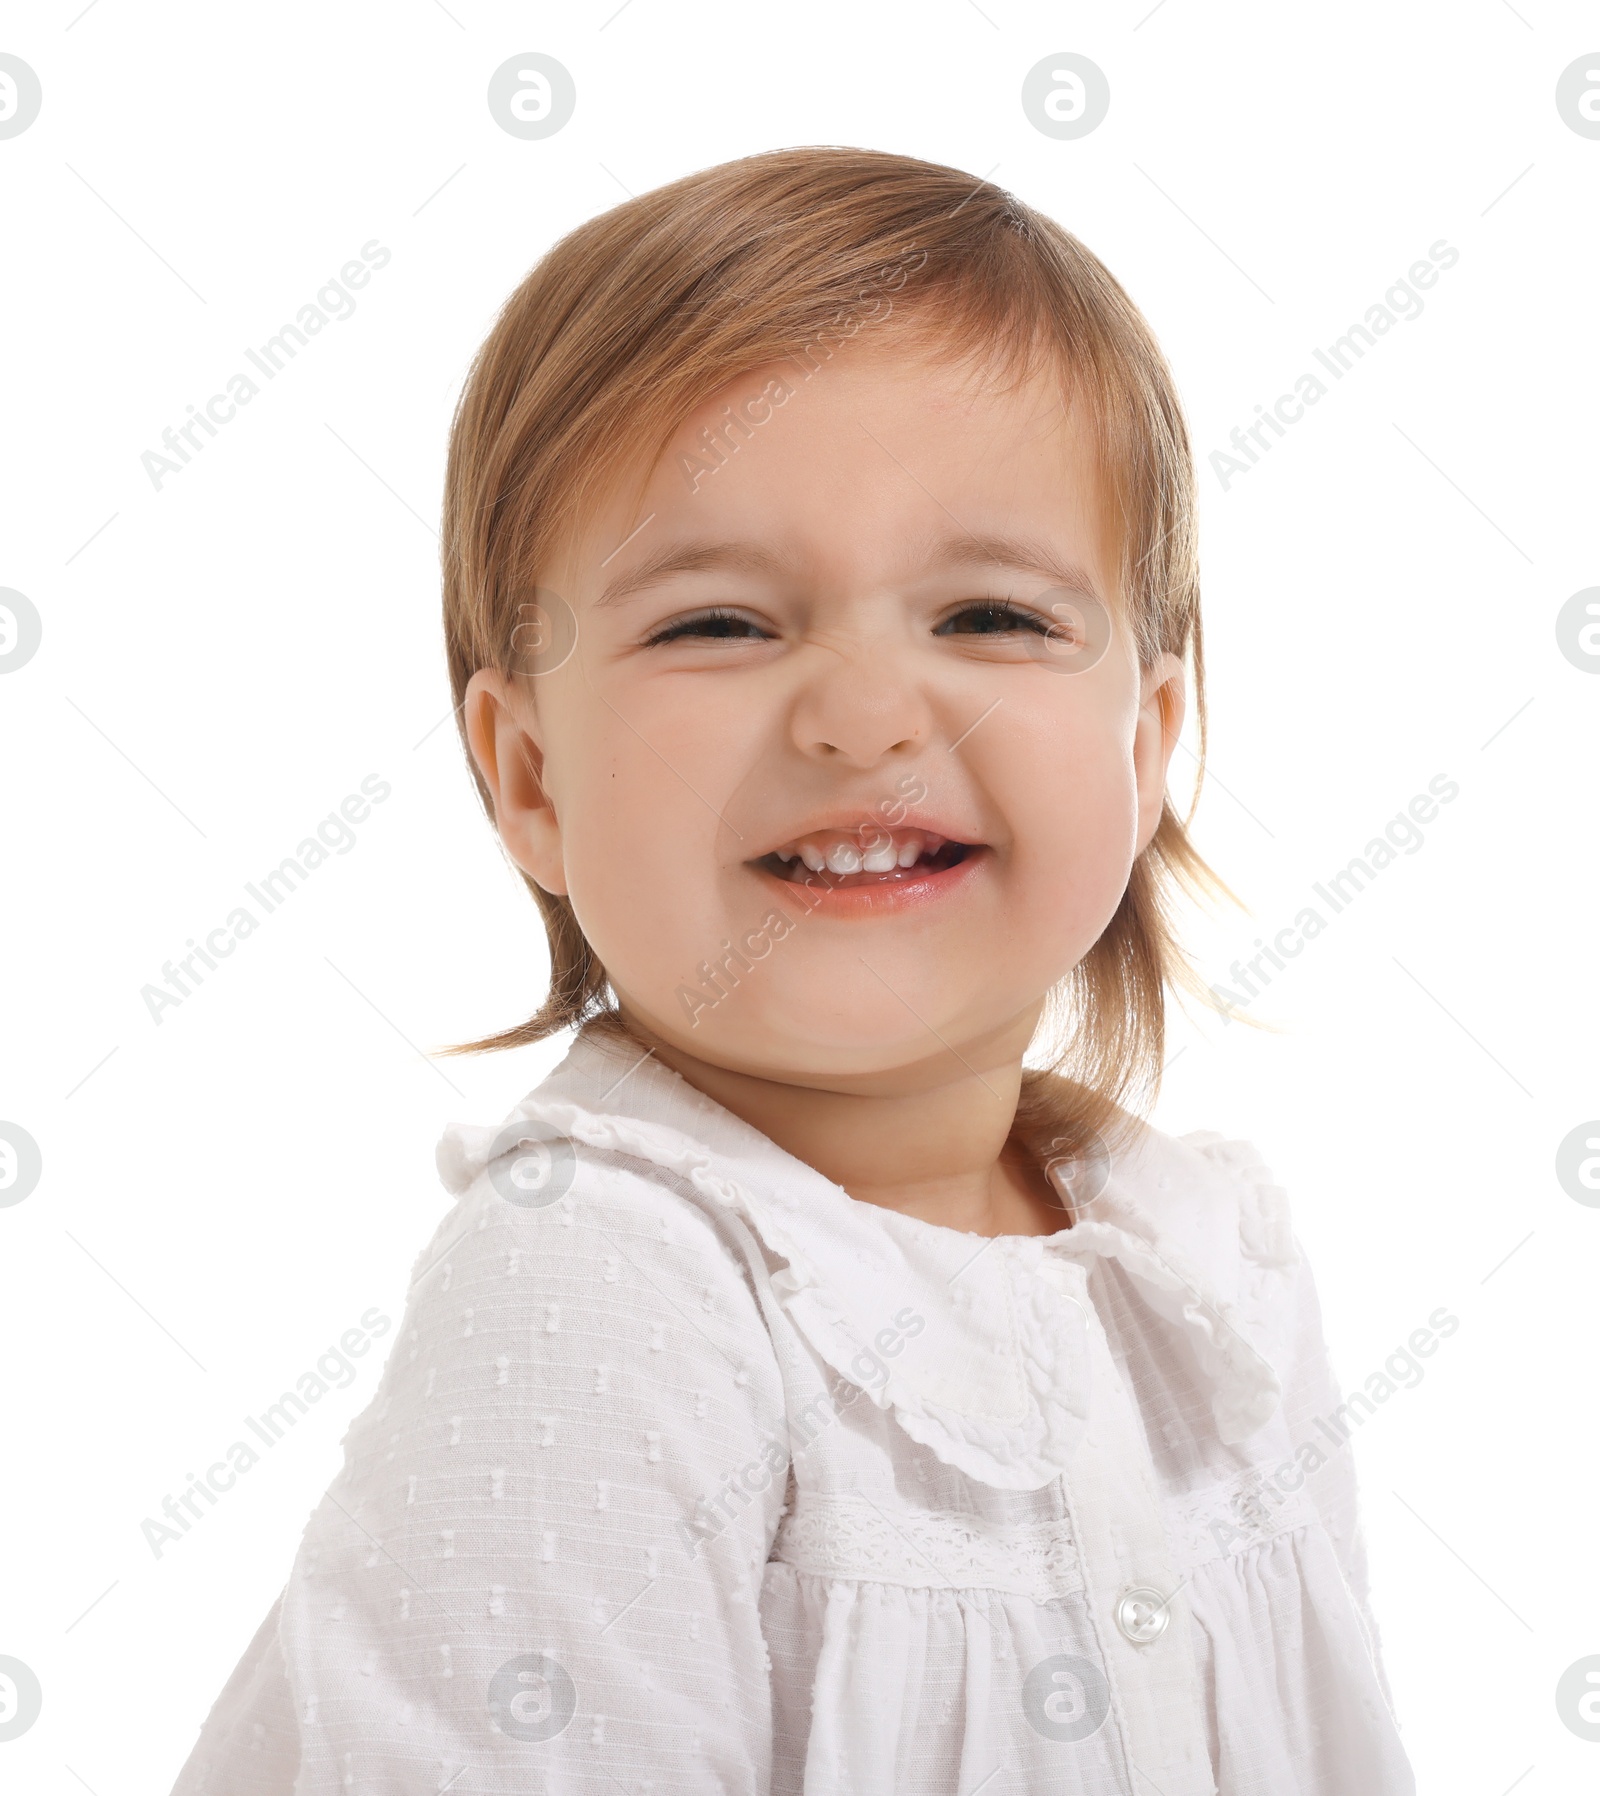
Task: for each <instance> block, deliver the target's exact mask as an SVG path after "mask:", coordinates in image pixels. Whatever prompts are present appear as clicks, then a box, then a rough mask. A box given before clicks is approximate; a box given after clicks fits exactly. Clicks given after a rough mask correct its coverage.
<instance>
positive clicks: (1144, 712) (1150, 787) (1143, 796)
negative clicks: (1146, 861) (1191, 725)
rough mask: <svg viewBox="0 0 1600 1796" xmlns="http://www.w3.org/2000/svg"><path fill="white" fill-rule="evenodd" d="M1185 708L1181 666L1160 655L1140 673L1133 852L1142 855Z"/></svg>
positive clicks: (1163, 793) (1173, 658)
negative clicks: (1136, 817)
mask: <svg viewBox="0 0 1600 1796" xmlns="http://www.w3.org/2000/svg"><path fill="white" fill-rule="evenodd" d="M1187 704H1188V701H1187V694H1186V690H1185V682H1184V676H1183V663H1182V662H1181V661H1180V660H1179V659H1178V657H1177V656H1176V655H1159V656H1157V658H1156V660H1155V661H1154V662H1153V663H1152V664H1151V665H1150V666H1149V667H1146V668H1143V669H1142V670H1141V671H1140V676H1139V721H1138V724H1137V725H1136V726H1135V728H1134V735H1133V773H1134V784H1135V787H1136V789H1137V793H1138V801H1139V834H1138V846H1137V850H1136V852H1138V853H1141V854H1142V853H1143V852H1144V850H1145V849H1146V848H1147V847H1149V845H1150V838H1151V837H1152V836H1153V835H1154V834H1155V833H1156V828H1157V826H1158V825H1159V824H1160V822H1161V807H1162V805H1163V804H1164V803H1165V802H1166V795H1167V766H1168V763H1169V762H1170V761H1171V760H1172V751H1173V749H1175V748H1176V747H1177V746H1178V735H1179V732H1180V731H1181V730H1182V729H1183V718H1184V712H1185V710H1186V709H1187Z"/></svg>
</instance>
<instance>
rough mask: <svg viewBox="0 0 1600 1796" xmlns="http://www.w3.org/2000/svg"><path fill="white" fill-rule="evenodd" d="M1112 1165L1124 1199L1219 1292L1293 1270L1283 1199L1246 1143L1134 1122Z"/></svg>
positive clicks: (1296, 1253) (1293, 1246)
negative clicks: (1147, 1219) (1173, 1133)
mask: <svg viewBox="0 0 1600 1796" xmlns="http://www.w3.org/2000/svg"><path fill="white" fill-rule="evenodd" d="M1112 1165H1113V1176H1114V1177H1115V1178H1116V1179H1117V1181H1118V1183H1119V1186H1120V1188H1121V1190H1122V1192H1123V1193H1124V1194H1125V1196H1126V1199H1127V1200H1128V1201H1130V1202H1132V1203H1134V1204H1136V1205H1137V1207H1138V1209H1139V1210H1140V1211H1142V1212H1143V1213H1144V1214H1145V1215H1146V1216H1147V1217H1148V1218H1149V1220H1150V1222H1151V1224H1152V1225H1153V1227H1154V1228H1155V1229H1156V1230H1157V1231H1158V1232H1159V1233H1160V1234H1161V1235H1163V1236H1164V1237H1166V1238H1167V1239H1168V1240H1169V1241H1171V1242H1172V1243H1173V1244H1174V1245H1175V1246H1177V1247H1178V1249H1179V1250H1180V1251H1181V1252H1182V1253H1183V1254H1184V1255H1185V1257H1186V1258H1188V1259H1190V1260H1192V1261H1193V1262H1194V1263H1195V1264H1196V1265H1197V1266H1198V1267H1200V1268H1201V1269H1202V1270H1203V1271H1205V1272H1206V1273H1207V1274H1209V1276H1210V1279H1211V1282H1213V1283H1214V1284H1215V1285H1217V1286H1218V1287H1220V1288H1222V1289H1224V1290H1227V1291H1229V1292H1230V1293H1232V1292H1236V1291H1238V1292H1241V1293H1242V1291H1243V1290H1247V1289H1248V1288H1250V1287H1251V1286H1252V1285H1257V1286H1258V1285H1259V1284H1260V1280H1261V1275H1273V1276H1274V1277H1279V1276H1281V1275H1284V1274H1291V1275H1292V1274H1293V1273H1294V1271H1295V1270H1296V1269H1297V1268H1298V1267H1299V1265H1300V1263H1301V1255H1300V1249H1299V1245H1298V1243H1297V1241H1296V1240H1295V1234H1294V1226H1293V1220H1292V1217H1291V1214H1290V1206H1289V1197H1288V1193H1287V1192H1286V1191H1285V1190H1284V1188H1283V1187H1282V1186H1281V1185H1280V1184H1279V1183H1278V1181H1277V1179H1276V1178H1275V1177H1274V1176H1273V1173H1272V1170H1271V1168H1270V1167H1269V1166H1268V1165H1267V1164H1266V1162H1265V1161H1264V1160H1263V1159H1262V1157H1261V1154H1260V1153H1259V1152H1258V1151H1257V1149H1256V1148H1255V1146H1254V1145H1253V1144H1252V1143H1251V1142H1249V1141H1242V1140H1237V1139H1232V1138H1229V1137H1226V1136H1223V1135H1221V1134H1219V1133H1217V1132H1216V1131H1215V1130H1210V1129H1196V1130H1192V1131H1190V1132H1189V1133H1187V1134H1184V1135H1170V1134H1167V1133H1166V1132H1165V1131H1164V1130H1161V1129H1157V1128H1155V1127H1153V1126H1152V1125H1150V1124H1148V1123H1139V1124H1137V1125H1135V1126H1134V1127H1133V1128H1132V1129H1131V1130H1130V1131H1129V1134H1128V1137H1127V1139H1126V1143H1125V1146H1124V1148H1123V1150H1122V1152H1121V1153H1120V1154H1117V1155H1114V1156H1113V1161H1112Z"/></svg>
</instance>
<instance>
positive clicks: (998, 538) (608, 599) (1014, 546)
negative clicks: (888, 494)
mask: <svg viewBox="0 0 1600 1796" xmlns="http://www.w3.org/2000/svg"><path fill="white" fill-rule="evenodd" d="M980 567H983V568H1001V569H1008V570H1010V571H1011V572H1013V573H1023V574H1036V575H1039V576H1041V577H1042V578H1044V579H1046V580H1048V581H1049V582H1050V584H1051V585H1052V586H1062V587H1066V588H1068V589H1069V590H1071V591H1074V592H1085V593H1089V594H1091V595H1093V596H1094V597H1097V598H1098V597H1099V592H1098V589H1097V588H1096V585H1095V582H1094V581H1093V580H1092V579H1091V578H1090V577H1089V575H1088V574H1087V573H1086V572H1085V571H1084V569H1083V568H1081V567H1079V566H1078V565H1077V564H1075V563H1073V562H1066V561H1061V560H1059V559H1058V558H1057V557H1056V555H1055V554H1054V553H1053V552H1052V551H1051V550H1050V549H1049V548H1047V547H1046V546H1045V545H1044V544H1043V543H1040V542H1037V541H1036V540H1034V539H1033V538H1032V537H1026V536H1009V535H1005V534H999V533H995V532H992V531H990V532H978V533H974V532H972V531H968V530H962V531H960V532H959V533H958V534H951V535H948V536H944V537H940V538H937V539H935V540H934V541H933V542H932V543H930V544H929V546H928V548H927V552H926V554H925V555H924V557H923V560H922V562H921V564H920V566H919V567H918V568H917V570H916V575H917V576H923V575H927V574H935V573H944V572H954V571H957V570H959V569H962V568H980ZM792 571H793V564H792V563H791V562H790V561H789V560H787V559H786V558H785V557H783V556H780V555H776V554H774V553H773V552H772V551H771V550H770V549H765V548H763V547H762V546H761V545H760V544H759V543H750V542H739V541H728V542H688V543H680V544H677V545H669V546H667V547H665V548H662V549H658V550H657V551H656V552H655V554H653V555H650V556H647V557H646V558H645V560H643V561H642V562H640V564H639V565H638V566H637V567H636V568H631V569H629V570H628V571H627V572H626V573H622V574H619V575H618V576H617V577H616V578H615V579H614V580H612V581H611V582H610V583H609V584H608V585H607V586H606V588H605V590H604V591H603V592H602V593H601V594H600V596H599V598H598V599H596V600H595V604H596V606H597V607H598V606H601V605H618V604H621V602H622V601H623V600H624V599H628V598H631V597H632V596H633V595H634V594H635V593H638V592H642V591H644V590H645V589H646V588H647V587H651V586H656V585H659V584H660V583H661V582H662V581H664V580H667V579H670V578H671V577H672V576H673V575H674V574H704V573H719V572H720V573H734V574H758V575H768V576H773V575H778V574H782V573H787V572H792Z"/></svg>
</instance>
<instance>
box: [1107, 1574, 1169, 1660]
mask: <svg viewBox="0 0 1600 1796" xmlns="http://www.w3.org/2000/svg"><path fill="white" fill-rule="evenodd" d="M1171 1618H1172V1611H1171V1610H1170V1609H1169V1608H1168V1607H1167V1599H1166V1598H1165V1597H1164V1596H1163V1595H1162V1594H1161V1592H1160V1591H1159V1590H1152V1589H1150V1587H1149V1586H1148V1585H1147V1584H1136V1585H1135V1586H1134V1587H1133V1589H1132V1590H1125V1591H1123V1593H1122V1595H1121V1596H1120V1597H1118V1599H1117V1608H1116V1622H1117V1626H1118V1627H1119V1628H1120V1629H1121V1630H1122V1633H1123V1635H1124V1636H1125V1638H1127V1639H1129V1640H1131V1641H1132V1642H1133V1644H1134V1645H1135V1646H1148V1645H1149V1644H1150V1642H1151V1641H1152V1640H1159V1639H1160V1637H1161V1636H1162V1635H1163V1634H1164V1633H1165V1632H1166V1630H1167V1623H1168V1621H1170V1620H1171Z"/></svg>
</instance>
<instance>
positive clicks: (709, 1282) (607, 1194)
mask: <svg viewBox="0 0 1600 1796" xmlns="http://www.w3.org/2000/svg"><path fill="white" fill-rule="evenodd" d="M438 1159H439V1165H440V1172H441V1175H442V1178H443V1182H444V1183H445V1185H446V1187H447V1189H452V1190H453V1191H454V1192H455V1203H454V1204H453V1205H452V1207H451V1208H450V1209H449V1210H448V1211H447V1212H446V1214H445V1215H444V1217H443V1219H442V1220H441V1221H440V1223H439V1225H438V1227H437V1228H436V1229H435V1230H434V1233H433V1237H432V1239H431V1240H430V1241H429V1242H428V1243H427V1245H426V1246H425V1247H424V1248H423V1249H422V1251H421V1252H420V1253H419V1254H418V1256H417V1259H416V1262H415V1265H414V1267H413V1271H412V1275H411V1280H410V1285H409V1288H408V1291H407V1297H406V1314H405V1322H404V1325H403V1333H402V1339H401V1341H400V1342H399V1343H398V1344H397V1351H400V1350H402V1349H403V1350H404V1351H405V1353H407V1354H408V1355H410V1356H412V1357H416V1356H417V1355H418V1354H419V1352H420V1354H421V1357H423V1358H426V1357H427V1356H428V1354H429V1353H430V1352H432V1353H435V1354H438V1353H445V1354H448V1355H450V1356H452V1357H458V1356H460V1355H462V1354H464V1353H465V1354H469V1355H470V1353H471V1352H472V1351H473V1348H474V1347H475V1346H477V1347H481V1346H482V1344H483V1339H484V1337H485V1336H486V1335H490V1334H493V1335H497V1336H505V1335H507V1334H508V1333H511V1332H517V1333H524V1332H526V1331H529V1330H531V1331H532V1333H533V1334H534V1335H535V1336H537V1340H536V1341H535V1342H534V1345H535V1347H536V1348H537V1350H538V1351H539V1352H540V1354H541V1355H560V1354H562V1353H563V1352H568V1351H570V1352H573V1353H579V1354H584V1353H592V1352H593V1351H594V1350H595V1348H594V1343H597V1342H601V1341H603V1342H605V1343H606V1345H607V1348H608V1350H609V1351H610V1352H611V1353H614V1354H616V1355H618V1356H621V1357H623V1358H628V1357H631V1356H632V1355H634V1354H635V1353H637V1354H640V1355H644V1356H646V1357H647V1358H649V1359H651V1360H652V1361H654V1362H657V1363H659V1355H660V1354H661V1352H662V1350H663V1342H667V1343H669V1344H670V1346H671V1348H672V1350H673V1352H674V1354H675V1355H677V1356H679V1363H680V1365H682V1364H686V1363H687V1362H691V1361H693V1360H694V1359H695V1358H696V1356H697V1355H704V1356H708V1357H709V1358H710V1359H711V1360H713V1361H714V1362H716V1363H717V1364H718V1365H726V1364H727V1363H728V1362H729V1360H730V1358H732V1359H733V1360H735V1361H737V1362H738V1363H740V1364H752V1365H753V1364H755V1363H757V1362H759V1361H761V1360H766V1359H770V1358H771V1354H772V1348H771V1344H770V1336H769V1332H768V1329H767V1327H766V1323H765V1320H764V1317H763V1306H762V1296H763V1293H762V1291H761V1289H760V1288H759V1287H760V1284H761V1282H762V1281H763V1280H764V1279H765V1269H764V1267H761V1266H759V1265H752V1263H751V1258H750V1256H749V1255H748V1254H746V1253H744V1252H742V1251H741V1248H740V1243H739V1240H738V1237H737V1234H736V1232H735V1231H733V1230H731V1229H729V1228H728V1227H727V1225H726V1222H725V1220H724V1219H723V1218H721V1217H719V1216H718V1215H717V1214H716V1213H715V1212H714V1209H713V1207H712V1206H711V1205H710V1204H708V1203H707V1201H706V1200H705V1198H704V1197H703V1196H702V1195H701V1194H700V1193H698V1192H697V1191H696V1190H695V1189H694V1187H693V1186H692V1185H690V1184H689V1182H688V1181H686V1180H684V1179H681V1178H678V1177H676V1176H675V1175H674V1174H672V1173H671V1172H670V1171H669V1170H667V1169H665V1168H662V1167H659V1166H654V1165H651V1164H649V1163H647V1162H643V1161H639V1160H637V1159H632V1158H629V1157H628V1156H626V1155H623V1154H620V1153H617V1152H613V1151H611V1150H608V1149H605V1148H597V1147H594V1146H592V1145H590V1144H587V1143H584V1142H580V1141H574V1140H571V1139H560V1138H557V1137H555V1135H554V1132H553V1131H550V1130H548V1129H545V1128H543V1127H542V1126H539V1125H533V1126H532V1127H529V1126H525V1125H524V1124H523V1123H522V1122H520V1121H519V1119H517V1118H516V1117H515V1116H513V1117H512V1118H510V1119H508V1121H507V1122H506V1123H504V1124H501V1125H499V1126H497V1127H494V1128H487V1127H478V1126H476V1125H467V1124H459V1125H452V1127H451V1128H450V1129H448V1130H447V1131H446V1133H445V1136H444V1138H443V1140H442V1141H441V1142H440V1145H439V1150H438Z"/></svg>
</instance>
